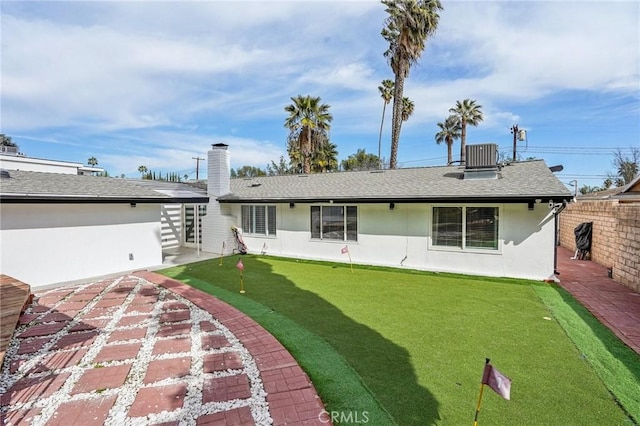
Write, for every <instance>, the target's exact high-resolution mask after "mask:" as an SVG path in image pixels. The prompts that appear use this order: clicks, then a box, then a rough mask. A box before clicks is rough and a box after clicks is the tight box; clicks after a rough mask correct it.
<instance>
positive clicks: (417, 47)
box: [382, 0, 443, 169]
mask: <svg viewBox="0 0 640 426" xmlns="http://www.w3.org/2000/svg"><path fill="white" fill-rule="evenodd" d="M382 3H383V4H384V5H385V6H386V7H387V8H386V12H387V13H388V14H389V16H388V17H387V19H385V21H384V25H385V27H384V28H383V29H382V37H383V38H384V39H385V40H386V41H388V42H389V49H387V51H386V52H384V56H385V57H386V58H387V61H389V65H390V66H391V69H392V70H393V73H394V74H395V82H394V90H395V91H394V94H393V123H392V129H391V159H390V163H389V167H390V168H392V169H395V168H396V165H397V160H398V144H399V141H400V128H401V126H402V102H401V100H402V94H403V91H404V79H405V78H406V77H407V76H408V75H409V69H410V68H411V66H412V65H413V64H415V63H416V62H417V61H418V59H419V58H420V55H422V52H423V51H424V49H425V47H426V42H427V39H428V38H429V36H431V35H433V34H434V33H435V31H436V29H437V28H438V21H439V20H440V15H438V11H440V10H442V9H443V8H442V4H441V3H440V0H382Z"/></svg>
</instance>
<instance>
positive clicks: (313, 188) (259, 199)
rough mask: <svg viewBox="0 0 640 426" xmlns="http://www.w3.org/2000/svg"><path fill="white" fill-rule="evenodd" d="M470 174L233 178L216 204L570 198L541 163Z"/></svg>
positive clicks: (435, 171) (416, 171) (411, 171)
mask: <svg viewBox="0 0 640 426" xmlns="http://www.w3.org/2000/svg"><path fill="white" fill-rule="evenodd" d="M472 173H473V172H472ZM470 175H471V173H469V175H468V176H467V178H465V169H464V167H422V168H407V169H396V170H380V171H379V170H375V171H359V172H343V173H317V174H311V175H285V176H268V177H256V178H250V179H246V178H244V179H241V178H237V179H231V193H230V194H226V195H223V196H221V197H219V198H218V201H220V202H226V203H240V202H254V203H268V202H354V203H355V202H357V203H376V202H503V203H504V202H507V203H516V202H519V203H522V202H530V201H534V200H542V201H544V202H548V201H549V200H553V201H554V202H562V201H563V200H565V199H570V198H571V192H570V191H569V190H568V189H567V188H566V187H565V186H564V185H563V184H562V183H561V182H560V181H559V180H558V178H557V177H556V176H555V175H554V174H553V172H551V171H550V170H549V168H548V167H547V165H546V164H545V163H544V161H542V160H532V161H523V162H514V163H511V164H508V165H504V166H502V167H501V168H499V169H498V170H497V172H496V173H495V177H494V178H470V177H471V176H470ZM479 177H480V176H479Z"/></svg>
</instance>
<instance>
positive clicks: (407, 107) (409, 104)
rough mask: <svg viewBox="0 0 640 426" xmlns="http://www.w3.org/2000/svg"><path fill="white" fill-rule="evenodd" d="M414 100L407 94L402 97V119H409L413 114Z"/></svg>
mask: <svg viewBox="0 0 640 426" xmlns="http://www.w3.org/2000/svg"><path fill="white" fill-rule="evenodd" d="M413 107H414V105H413V101H412V100H411V99H409V98H407V97H406V96H405V97H403V98H402V121H407V120H408V119H409V117H411V114H413Z"/></svg>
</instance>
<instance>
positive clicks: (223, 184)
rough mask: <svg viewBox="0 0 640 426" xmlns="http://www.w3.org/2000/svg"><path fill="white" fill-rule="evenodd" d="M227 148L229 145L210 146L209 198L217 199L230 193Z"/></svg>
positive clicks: (229, 165)
mask: <svg viewBox="0 0 640 426" xmlns="http://www.w3.org/2000/svg"><path fill="white" fill-rule="evenodd" d="M228 148H229V145H226V144H223V143H216V144H213V145H211V150H209V152H208V155H207V157H208V161H207V176H208V182H209V183H208V189H207V192H208V193H209V195H210V196H211V197H219V196H221V195H225V194H228V193H229V192H231V187H230V179H231V155H230V154H229V150H228Z"/></svg>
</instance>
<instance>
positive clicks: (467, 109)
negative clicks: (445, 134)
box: [449, 99, 484, 164]
mask: <svg viewBox="0 0 640 426" xmlns="http://www.w3.org/2000/svg"><path fill="white" fill-rule="evenodd" d="M481 109H482V105H478V104H476V101H475V99H474V100H471V99H465V100H463V101H457V102H456V106H455V107H454V108H450V109H449V112H450V113H452V114H454V115H455V116H456V117H457V118H458V121H459V122H460V129H461V134H460V163H461V164H465V163H466V155H465V149H466V147H467V125H470V126H477V125H478V124H479V123H480V122H481V121H482V119H483V118H484V117H483V116H482V111H481Z"/></svg>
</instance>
